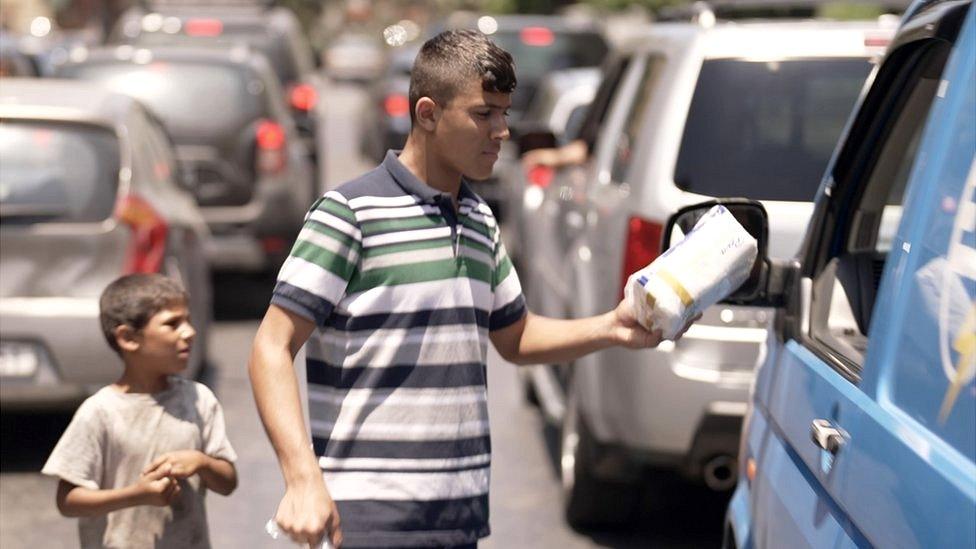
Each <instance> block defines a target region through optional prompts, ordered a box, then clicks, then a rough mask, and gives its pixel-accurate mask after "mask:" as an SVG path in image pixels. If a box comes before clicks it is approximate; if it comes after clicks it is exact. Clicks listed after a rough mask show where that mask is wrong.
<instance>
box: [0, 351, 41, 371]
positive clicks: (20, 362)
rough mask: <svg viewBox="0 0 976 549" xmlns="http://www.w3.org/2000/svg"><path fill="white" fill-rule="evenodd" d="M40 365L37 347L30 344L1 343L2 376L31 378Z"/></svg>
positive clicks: (0, 364) (0, 361)
mask: <svg viewBox="0 0 976 549" xmlns="http://www.w3.org/2000/svg"><path fill="white" fill-rule="evenodd" d="M39 365H40V359H39V357H38V355H37V346H35V345H31V344H28V343H12V342H3V343H0V376H3V377H30V376H32V375H34V373H35V372H37V367H38V366H39Z"/></svg>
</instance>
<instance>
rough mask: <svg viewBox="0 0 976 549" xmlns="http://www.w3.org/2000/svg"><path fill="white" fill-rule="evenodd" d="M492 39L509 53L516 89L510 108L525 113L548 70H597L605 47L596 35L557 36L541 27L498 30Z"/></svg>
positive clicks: (572, 34) (578, 33) (563, 34)
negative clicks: (594, 68)
mask: <svg viewBox="0 0 976 549" xmlns="http://www.w3.org/2000/svg"><path fill="white" fill-rule="evenodd" d="M491 38H492V40H494V41H495V43H497V44H498V45H499V46H501V47H502V48H504V49H505V50H506V51H508V53H510V54H512V58H513V59H515V72H516V77H517V78H518V87H516V88H515V93H514V94H513V95H512V109H513V110H516V111H524V110H525V109H526V108H527V107H528V106H529V103H530V102H531V100H532V96H533V95H534V93H535V88H536V86H537V85H538V81H539V78H541V77H542V76H543V75H545V74H546V73H548V72H550V71H555V70H560V69H570V68H573V67H596V66H599V65H600V63H602V62H603V58H604V56H606V53H607V45H606V42H605V41H604V40H603V38H602V37H601V36H600V35H599V34H596V33H580V32H576V33H560V32H554V31H550V30H549V29H547V28H544V27H526V28H525V29H521V30H519V31H498V32H497V33H496V34H493V35H492V37H491Z"/></svg>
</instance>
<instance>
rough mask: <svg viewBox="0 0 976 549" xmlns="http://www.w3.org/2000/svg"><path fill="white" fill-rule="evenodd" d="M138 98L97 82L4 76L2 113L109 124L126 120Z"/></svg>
mask: <svg viewBox="0 0 976 549" xmlns="http://www.w3.org/2000/svg"><path fill="white" fill-rule="evenodd" d="M137 105H138V102H137V101H136V100H135V99H133V98H131V97H129V96H127V95H122V94H119V93H115V92H111V91H109V90H107V89H105V88H103V87H101V86H99V85H97V84H91V83H88V82H82V81H78V80H60V79H55V78H4V79H3V86H0V117H3V118H23V119H38V118H43V119H48V120H86V121H90V122H98V123H101V124H103V125H108V126H113V127H114V126H118V125H122V124H125V123H126V118H127V116H128V114H129V113H130V112H131V110H132V109H133V108H134V107H136V106H137Z"/></svg>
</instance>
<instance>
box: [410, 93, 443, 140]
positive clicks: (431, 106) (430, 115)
mask: <svg viewBox="0 0 976 549" xmlns="http://www.w3.org/2000/svg"><path fill="white" fill-rule="evenodd" d="M414 115H415V117H416V119H417V124H418V125H419V126H420V127H421V128H423V129H425V130H427V131H429V132H432V131H434V128H436V127H437V121H438V120H439V119H440V117H441V108H440V106H438V105H437V103H435V102H434V100H433V99H431V98H429V97H421V98H420V99H418V100H417V105H416V106H415V107H414Z"/></svg>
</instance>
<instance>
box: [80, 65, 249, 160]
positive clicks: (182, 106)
mask: <svg viewBox="0 0 976 549" xmlns="http://www.w3.org/2000/svg"><path fill="white" fill-rule="evenodd" d="M63 74H64V75H65V76H68V77H71V78H82V79H86V80H92V81H96V82H99V83H101V84H103V85H106V86H107V87H108V88H109V89H111V90H112V91H115V92H119V93H124V94H127V95H130V96H132V97H135V98H137V99H139V100H141V101H142V102H143V103H144V104H145V105H146V106H147V107H149V109H150V110H152V111H153V112H154V113H155V114H156V115H157V116H159V118H160V119H161V120H162V121H163V122H164V123H165V124H166V128H167V129H168V130H169V132H170V134H171V135H172V137H173V140H174V141H176V142H177V143H178V144H204V145H207V144H213V143H216V142H225V141H228V140H231V139H232V138H233V137H234V136H235V135H238V134H240V133H241V132H242V131H244V129H245V128H246V127H247V126H248V125H250V124H251V123H252V122H253V121H254V120H255V119H257V118H259V117H261V116H266V114H265V113H266V109H265V106H266V104H267V102H266V100H265V85H264V83H263V82H262V81H261V80H260V79H259V78H257V77H256V76H254V75H253V74H250V72H249V71H247V70H246V69H245V68H244V67H239V66H231V65H221V64H215V63H194V62H179V63H177V62H169V61H158V62H153V63H149V64H146V65H136V64H132V63H83V64H79V65H74V66H70V67H67V68H66V69H65V70H64V73H63Z"/></svg>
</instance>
